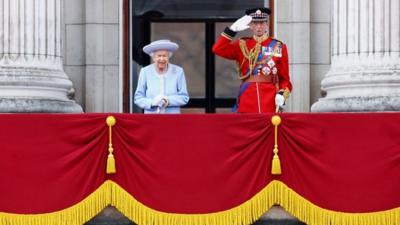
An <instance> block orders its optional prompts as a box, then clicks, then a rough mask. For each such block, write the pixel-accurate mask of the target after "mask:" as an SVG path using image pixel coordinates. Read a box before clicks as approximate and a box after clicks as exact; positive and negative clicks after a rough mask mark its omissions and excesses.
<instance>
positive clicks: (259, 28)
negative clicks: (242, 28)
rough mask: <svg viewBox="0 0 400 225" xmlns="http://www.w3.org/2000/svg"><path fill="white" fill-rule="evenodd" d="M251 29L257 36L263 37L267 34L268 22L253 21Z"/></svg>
mask: <svg viewBox="0 0 400 225" xmlns="http://www.w3.org/2000/svg"><path fill="white" fill-rule="evenodd" d="M250 29H251V30H252V31H253V34H254V35H256V36H262V35H264V34H265V33H267V29H268V21H252V22H251V23H250Z"/></svg>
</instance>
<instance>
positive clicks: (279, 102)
mask: <svg viewBox="0 0 400 225" xmlns="http://www.w3.org/2000/svg"><path fill="white" fill-rule="evenodd" d="M284 104H285V97H283V95H281V94H276V95H275V105H276V106H279V107H283V105H284Z"/></svg>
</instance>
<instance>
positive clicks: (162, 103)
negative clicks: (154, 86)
mask: <svg viewBox="0 0 400 225" xmlns="http://www.w3.org/2000/svg"><path fill="white" fill-rule="evenodd" d="M168 103H169V101H168V98H167V96H162V98H161V100H160V102H159V104H158V107H160V108H166V107H167V106H168Z"/></svg>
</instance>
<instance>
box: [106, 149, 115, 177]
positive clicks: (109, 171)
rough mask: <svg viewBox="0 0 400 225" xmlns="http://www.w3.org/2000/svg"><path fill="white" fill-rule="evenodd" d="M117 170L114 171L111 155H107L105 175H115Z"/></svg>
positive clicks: (113, 161) (113, 160)
mask: <svg viewBox="0 0 400 225" xmlns="http://www.w3.org/2000/svg"><path fill="white" fill-rule="evenodd" d="M116 172H117V170H116V169H115V158H114V155H113V154H112V153H109V154H108V157H107V174H112V173H116Z"/></svg>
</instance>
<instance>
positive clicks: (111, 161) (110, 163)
mask: <svg viewBox="0 0 400 225" xmlns="http://www.w3.org/2000/svg"><path fill="white" fill-rule="evenodd" d="M116 122H117V121H116V119H115V117H113V116H108V117H107V119H106V123H107V125H108V156H107V169H106V173H107V174H113V173H116V172H117V170H116V167H115V158H114V155H113V151H114V148H113V147H112V127H113V126H114V125H115V123H116Z"/></svg>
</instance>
